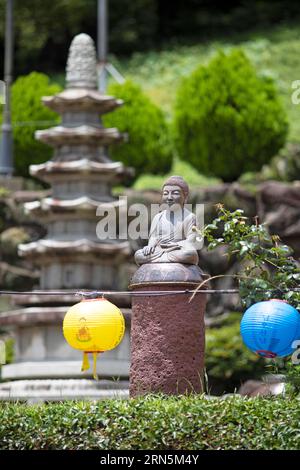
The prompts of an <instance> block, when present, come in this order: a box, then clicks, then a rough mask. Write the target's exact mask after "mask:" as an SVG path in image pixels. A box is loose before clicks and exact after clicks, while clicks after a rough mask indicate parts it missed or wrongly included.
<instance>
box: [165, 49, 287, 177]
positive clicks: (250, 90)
mask: <svg viewBox="0 0 300 470" xmlns="http://www.w3.org/2000/svg"><path fill="white" fill-rule="evenodd" d="M174 128H175V139H176V143H177V150H178V153H179V156H180V158H182V159H184V160H187V161H189V162H190V163H192V165H193V166H194V167H195V168H196V169H197V170H198V171H199V172H200V173H204V174H208V175H213V176H217V177H219V178H222V179H224V180H225V181H233V180H235V179H236V178H238V177H239V176H240V175H241V174H242V173H244V172H246V171H258V170H260V169H261V167H262V165H263V164H264V163H267V162H268V161H269V160H270V159H271V158H272V157H273V156H274V155H276V153H277V152H278V150H279V149H280V148H281V147H282V146H283V145H284V143H285V139H286V136H287V131H288V123H287V116H286V113H285V111H284V109H283V106H282V104H281V102H280V100H279V97H278V95H277V92H276V89H275V86H274V84H273V81H272V80H271V79H270V78H266V77H261V76H258V75H257V72H256V70H255V69H254V67H253V66H252V64H251V63H250V61H249V60H248V58H247V57H246V56H245V54H244V53H243V51H242V50H240V49H233V50H232V51H231V52H230V53H229V54H225V53H224V52H219V54H217V55H216V56H215V57H214V58H213V59H212V60H211V62H210V63H209V64H208V65H201V66H199V67H198V68H197V69H196V70H195V71H194V72H193V73H192V74H191V75H190V76H188V77H186V78H185V79H184V80H183V81H182V84H181V86H180V87H179V89H178V93H177V99H176V104H175V120H174Z"/></svg>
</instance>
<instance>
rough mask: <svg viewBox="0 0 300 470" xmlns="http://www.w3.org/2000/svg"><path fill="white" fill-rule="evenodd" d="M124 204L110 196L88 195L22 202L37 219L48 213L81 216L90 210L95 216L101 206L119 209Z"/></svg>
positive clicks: (45, 216)
mask: <svg viewBox="0 0 300 470" xmlns="http://www.w3.org/2000/svg"><path fill="white" fill-rule="evenodd" d="M123 206H124V201H123V200H118V199H116V200H115V199H113V198H112V197H109V198H107V200H106V201H105V200H103V198H102V200H101V201H99V200H96V199H92V198H90V197H89V196H81V197H78V198H75V199H56V198H53V197H46V198H44V199H42V200H40V201H33V202H28V203H26V204H24V207H25V210H26V212H27V213H30V215H32V216H34V217H37V218H38V219H39V220H41V219H43V218H48V217H49V215H50V216H51V214H53V216H57V215H58V214H59V213H61V214H69V215H71V216H72V214H75V213H78V217H80V216H82V212H91V213H92V214H93V216H95V213H96V212H95V211H96V209H97V208H100V207H102V208H103V209H104V210H105V208H106V207H108V208H109V209H111V208H115V209H116V210H117V209H121V208H122V207H123Z"/></svg>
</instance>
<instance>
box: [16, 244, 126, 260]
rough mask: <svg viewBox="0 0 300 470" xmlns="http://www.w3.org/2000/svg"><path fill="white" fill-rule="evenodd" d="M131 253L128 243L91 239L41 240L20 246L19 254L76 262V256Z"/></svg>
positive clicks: (123, 254) (28, 256)
mask: <svg viewBox="0 0 300 470" xmlns="http://www.w3.org/2000/svg"><path fill="white" fill-rule="evenodd" d="M130 253H131V248H130V244H129V243H128V241H123V242H119V243H112V242H111V243H103V242H101V243H99V242H94V241H92V240H89V239H80V240H72V241H71V240H68V241H62V240H49V239H41V240H38V241H35V242H31V243H26V244H20V245H19V254H20V255H21V256H24V257H26V258H35V257H36V255H39V256H45V257H48V256H49V257H50V259H51V260H53V257H63V258H70V257H71V259H72V260H75V256H76V255H80V256H82V257H86V256H87V255H89V254H90V255H92V256H102V257H106V256H107V257H111V256H114V255H121V256H125V257H127V256H129V255H130Z"/></svg>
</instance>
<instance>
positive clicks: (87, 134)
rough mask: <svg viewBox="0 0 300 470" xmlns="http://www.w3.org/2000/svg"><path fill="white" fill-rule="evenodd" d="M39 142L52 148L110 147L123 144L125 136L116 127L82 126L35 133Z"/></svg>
mask: <svg viewBox="0 0 300 470" xmlns="http://www.w3.org/2000/svg"><path fill="white" fill-rule="evenodd" d="M35 137H36V139H37V140H41V141H42V142H44V143H45V144H48V145H51V146H52V147H58V146H59V145H84V144H86V145H94V146H97V145H98V146H99V145H110V144H113V143H117V142H122V140H124V138H125V136H124V134H122V133H121V132H119V131H118V129H116V128H115V127H111V128H103V127H100V126H99V127H98V126H91V125H88V124H83V125H81V126H74V127H66V126H63V125H61V126H55V127H51V128H50V129H44V130H39V131H36V132H35Z"/></svg>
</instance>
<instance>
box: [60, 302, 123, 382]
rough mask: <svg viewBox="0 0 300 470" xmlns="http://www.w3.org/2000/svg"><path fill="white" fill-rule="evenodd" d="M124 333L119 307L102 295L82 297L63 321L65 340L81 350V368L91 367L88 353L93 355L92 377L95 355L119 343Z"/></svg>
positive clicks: (95, 360) (94, 369)
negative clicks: (95, 297) (101, 296)
mask: <svg viewBox="0 0 300 470" xmlns="http://www.w3.org/2000/svg"><path fill="white" fill-rule="evenodd" d="M124 332H125V321H124V317H123V314H122V312H121V310H120V309H119V308H118V307H116V305H114V304H112V303H111V302H109V301H108V300H106V299H104V298H98V299H84V300H82V301H81V302H79V303H77V304H75V305H73V306H72V307H71V308H70V309H69V310H68V311H67V313H66V316H65V318H64V321H63V333H64V337H65V339H66V341H67V342H68V343H69V345H70V346H71V347H72V348H74V349H79V350H81V351H83V361H82V368H81V370H82V371H84V370H88V369H89V368H90V364H89V359H88V353H92V354H93V359H94V367H93V376H94V378H95V379H97V374H96V362H97V355H98V354H100V353H102V352H104V351H109V350H110V349H114V348H115V347H116V346H118V344H119V343H120V342H121V341H122V339H123V336H124Z"/></svg>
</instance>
